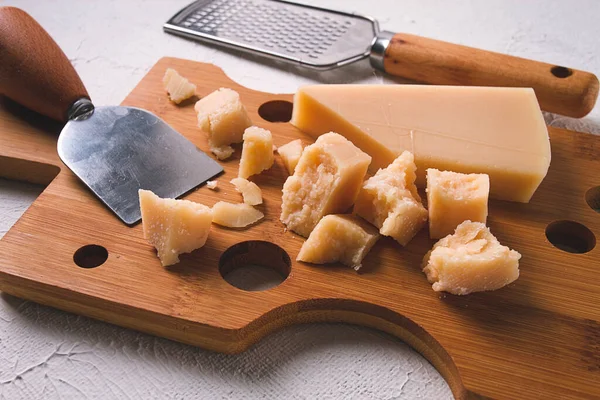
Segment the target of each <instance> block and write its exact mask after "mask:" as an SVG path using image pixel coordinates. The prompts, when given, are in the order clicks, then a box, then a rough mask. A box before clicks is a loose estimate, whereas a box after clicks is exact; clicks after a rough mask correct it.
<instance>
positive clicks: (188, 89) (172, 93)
mask: <svg viewBox="0 0 600 400" xmlns="http://www.w3.org/2000/svg"><path fill="white" fill-rule="evenodd" d="M163 84H164V85H165V90H166V91H167V93H168V94H169V98H170V99H171V101H172V102H173V103H175V104H179V103H181V102H182V101H184V100H187V99H189V98H190V97H192V96H193V95H195V94H196V85H194V84H192V83H190V81H188V80H187V79H185V78H184V77H183V76H181V75H179V73H177V71H175V70H174V69H173V68H167V71H166V72H165V76H164V77H163Z"/></svg>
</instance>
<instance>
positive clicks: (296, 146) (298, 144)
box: [277, 139, 302, 175]
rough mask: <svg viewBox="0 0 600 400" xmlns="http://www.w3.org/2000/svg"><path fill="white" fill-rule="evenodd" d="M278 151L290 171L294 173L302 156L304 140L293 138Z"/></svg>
mask: <svg viewBox="0 0 600 400" xmlns="http://www.w3.org/2000/svg"><path fill="white" fill-rule="evenodd" d="M277 152H278V153H279V155H280V156H281V159H282V160H283V165H285V168H286V169H287V170H288V173H289V174H290V175H292V174H293V173H294V169H295V168H296V165H298V161H299V160H300V156H301V155H302V141H301V140H300V139H296V140H292V141H291V142H289V143H287V144H284V145H283V146H281V147H279V148H278V149H277Z"/></svg>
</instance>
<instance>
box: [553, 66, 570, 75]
mask: <svg viewBox="0 0 600 400" xmlns="http://www.w3.org/2000/svg"><path fill="white" fill-rule="evenodd" d="M550 72H552V75H554V76H555V77H557V78H568V77H569V76H571V75H573V71H571V70H570V69H569V68H567V67H561V66H559V65H556V66H554V67H552V68H551V69H550Z"/></svg>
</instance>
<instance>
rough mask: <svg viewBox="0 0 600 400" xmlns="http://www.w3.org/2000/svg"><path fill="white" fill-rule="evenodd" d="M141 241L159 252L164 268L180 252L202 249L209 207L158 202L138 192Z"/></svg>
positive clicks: (209, 216)
mask: <svg viewBox="0 0 600 400" xmlns="http://www.w3.org/2000/svg"><path fill="white" fill-rule="evenodd" d="M139 198H140V210H141V213H142V229H143V231H144V238H145V239H146V240H148V242H150V244H152V245H153V246H154V247H155V248H156V251H157V253H158V258H159V259H160V262H161V263H162V265H163V266H165V267H166V266H168V265H172V264H175V263H178V262H179V255H180V254H181V253H189V252H191V251H193V250H196V249H199V248H200V247H202V246H204V244H205V243H206V239H207V238H208V233H209V231H210V226H211V222H212V211H211V209H210V208H209V207H207V206H205V205H203V204H199V203H194V202H191V201H188V200H175V199H161V198H160V197H158V196H157V195H155V194H154V193H152V192H151V191H149V190H140V191H139Z"/></svg>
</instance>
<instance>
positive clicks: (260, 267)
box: [219, 240, 291, 292]
mask: <svg viewBox="0 0 600 400" xmlns="http://www.w3.org/2000/svg"><path fill="white" fill-rule="evenodd" d="M290 266H291V261H290V256H289V255H288V254H287V253H286V252H285V250H283V249H282V248H281V247H279V246H277V245H276V244H273V243H271V242H265V241H262V240H250V241H246V242H241V243H237V244H235V245H233V246H231V247H230V248H228V249H227V250H225V252H224V253H223V255H222V256H221V258H220V260H219V272H220V273H221V276H222V277H223V279H225V281H227V283H229V284H230V285H232V286H235V287H236V288H238V289H242V290H246V291H249V292H256V291H262V290H267V289H271V288H274V287H275V286H278V285H279V284H281V283H282V282H283V281H285V280H286V279H287V277H288V276H289V274H290Z"/></svg>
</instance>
